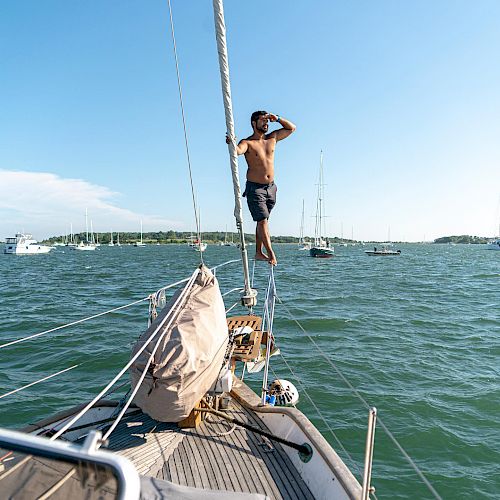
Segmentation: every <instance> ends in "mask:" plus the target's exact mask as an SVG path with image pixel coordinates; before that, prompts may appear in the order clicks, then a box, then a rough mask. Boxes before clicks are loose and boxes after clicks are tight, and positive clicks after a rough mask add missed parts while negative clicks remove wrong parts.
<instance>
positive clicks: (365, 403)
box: [277, 297, 441, 500]
mask: <svg viewBox="0 0 500 500" xmlns="http://www.w3.org/2000/svg"><path fill="white" fill-rule="evenodd" d="M277 299H278V302H279V303H280V304H281V305H282V306H283V307H284V308H285V310H286V311H287V313H288V315H289V317H290V319H291V320H292V321H293V322H294V323H296V325H297V326H298V327H299V328H300V330H302V332H303V333H304V334H305V335H306V337H307V338H308V339H309V340H310V341H311V343H312V344H313V345H314V347H315V348H316V349H317V350H318V352H319V355H320V356H321V357H322V358H323V359H324V360H325V361H326V362H327V363H328V364H329V365H330V366H331V367H332V368H333V369H334V370H335V371H336V372H337V374H338V375H339V377H340V378H341V379H342V380H343V381H344V383H345V384H346V385H347V386H348V387H349V389H351V391H352V392H353V393H354V395H355V396H357V398H358V399H359V400H360V401H361V402H362V403H363V405H364V406H365V407H366V408H367V409H368V410H370V408H371V406H370V405H369V404H368V402H367V401H366V400H365V398H364V397H363V396H362V395H361V394H360V393H359V391H358V390H357V389H356V388H355V387H354V386H353V385H352V384H351V382H349V380H347V378H346V377H345V376H344V374H343V373H342V372H341V371H340V370H339V369H338V368H337V366H336V365H335V363H334V362H333V361H332V360H331V359H330V358H329V357H328V356H327V355H326V354H325V353H324V352H323V351H322V350H321V348H320V347H319V345H318V344H317V343H316V342H315V340H314V339H313V338H312V337H311V336H310V335H309V334H308V333H307V332H306V330H305V329H304V327H303V326H302V325H301V324H300V322H299V321H298V320H297V319H296V318H295V317H294V315H293V314H292V312H291V311H290V309H288V307H287V306H286V305H285V304H284V303H283V301H282V300H281V299H280V298H279V297H277ZM377 423H378V424H379V425H380V427H382V429H383V430H384V432H385V433H386V435H387V437H388V438H389V439H390V440H391V441H392V442H393V443H394V445H395V446H396V447H397V448H398V449H399V451H400V452H401V453H402V455H403V456H404V457H405V459H406V461H407V462H408V463H409V464H410V465H411V467H412V468H413V469H414V471H415V472H416V473H417V475H418V477H419V478H420V479H421V480H422V482H423V483H424V484H425V485H426V486H427V488H428V489H429V491H430V492H431V493H432V494H433V495H434V498H437V499H438V500H441V496H440V495H439V493H438V492H437V491H436V490H435V489H434V486H432V484H431V483H430V482H429V480H428V479H427V478H426V477H425V476H424V474H423V472H422V471H421V470H420V468H419V467H418V465H417V464H416V463H415V462H414V461H413V459H412V458H411V457H410V455H408V453H407V452H406V451H405V450H404V448H403V447H402V446H401V444H399V441H398V440H397V439H396V438H395V437H394V435H393V434H392V432H391V431H390V430H389V429H388V428H387V427H386V425H385V424H384V423H383V422H382V419H381V418H380V416H377Z"/></svg>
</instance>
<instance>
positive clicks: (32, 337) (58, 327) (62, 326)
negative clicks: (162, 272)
mask: <svg viewBox="0 0 500 500" xmlns="http://www.w3.org/2000/svg"><path fill="white" fill-rule="evenodd" d="M235 262H240V259H233V260H228V261H227V262H223V263H222V264H219V265H217V266H214V267H212V268H211V270H212V271H215V270H216V269H218V268H219V267H225V266H227V265H228V264H234V263H235ZM187 281H189V278H185V279H183V280H180V281H176V282H175V283H171V284H170V285H166V286H164V287H162V288H160V289H158V291H157V292H155V293H154V294H150V295H148V296H147V297H144V298H143V299H139V300H136V301H135V302H131V303H130V304H125V305H124V306H119V307H115V308H113V309H109V310H108V311H104V312H101V313H98V314H94V315H92V316H88V317H87V318H82V319H79V320H77V321H73V322H71V323H66V324H64V325H61V326H57V327H55V328H51V329H50V330H45V331H43V332H40V333H35V334H33V335H29V336H27V337H22V338H20V339H17V340H13V341H12V342H7V343H5V344H1V345H0V349H3V348H4V347H8V346H10V345H14V344H18V343H20V342H25V341H26V340H30V339H34V338H36V337H40V336H41V335H45V334H47V333H52V332H55V331H57V330H62V329H63V328H68V327H69V326H74V325H78V324H80V323H84V322H85V321H89V320H91V319H95V318H99V317H100V316H104V315H106V314H111V313H113V312H116V311H120V310H121V309H125V308H127V307H131V306H134V305H136V304H139V303H141V302H145V301H146V300H149V299H150V297H151V296H152V295H155V294H156V293H158V292H160V291H162V290H168V289H169V288H173V287H174V286H177V285H180V284H182V283H186V282H187Z"/></svg>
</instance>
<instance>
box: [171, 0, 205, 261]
mask: <svg viewBox="0 0 500 500" xmlns="http://www.w3.org/2000/svg"><path fill="white" fill-rule="evenodd" d="M168 12H169V17H170V32H171V33H172V45H173V49H174V59H175V71H176V75H177V88H178V90H179V102H180V106H181V115H182V128H183V130H184V144H185V146H186V158H187V164H188V170H189V182H190V184H191V196H192V198H193V210H194V220H195V222H196V236H197V238H198V245H199V249H200V252H199V253H200V260H201V263H203V252H202V251H201V228H200V213H199V208H198V205H197V203H196V194H195V191H194V182H193V172H192V169H191V157H190V154H189V142H188V134H187V127H186V116H185V113H184V100H183V98H182V86H181V76H180V72H179V60H178V57H177V45H176V43H175V31H174V18H173V15H172V5H171V4H170V0H168Z"/></svg>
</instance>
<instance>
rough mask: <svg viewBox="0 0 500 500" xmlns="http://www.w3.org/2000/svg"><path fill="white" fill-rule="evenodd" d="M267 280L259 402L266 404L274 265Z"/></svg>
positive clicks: (274, 289)
mask: <svg viewBox="0 0 500 500" xmlns="http://www.w3.org/2000/svg"><path fill="white" fill-rule="evenodd" d="M269 269H270V271H269V282H268V285H267V290H266V300H265V301H264V313H263V315H262V316H263V320H262V331H266V329H267V343H266V344H267V345H266V361H265V365H264V376H263V378H262V393H261V402H262V404H266V395H267V379H268V374H269V360H270V358H271V342H272V341H274V336H273V322H274V305H275V302H276V285H275V283H274V266H269Z"/></svg>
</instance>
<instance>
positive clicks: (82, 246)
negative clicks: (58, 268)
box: [71, 241, 97, 252]
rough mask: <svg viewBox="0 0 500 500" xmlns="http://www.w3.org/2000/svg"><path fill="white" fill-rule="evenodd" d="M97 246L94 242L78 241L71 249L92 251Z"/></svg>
mask: <svg viewBox="0 0 500 500" xmlns="http://www.w3.org/2000/svg"><path fill="white" fill-rule="evenodd" d="M96 248H97V247H96V246H95V244H94V243H90V242H85V241H80V243H78V245H75V246H73V247H71V250H78V251H80V252H92V251H94V250H95V249H96Z"/></svg>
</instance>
